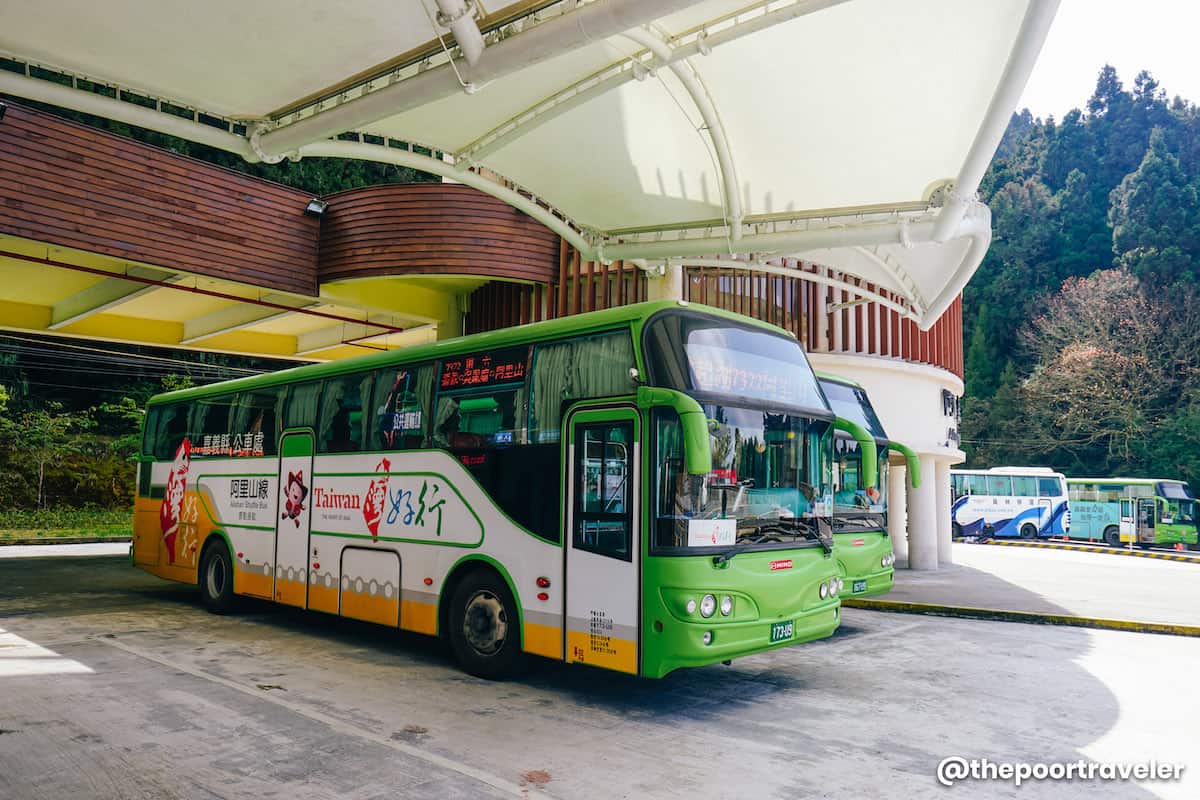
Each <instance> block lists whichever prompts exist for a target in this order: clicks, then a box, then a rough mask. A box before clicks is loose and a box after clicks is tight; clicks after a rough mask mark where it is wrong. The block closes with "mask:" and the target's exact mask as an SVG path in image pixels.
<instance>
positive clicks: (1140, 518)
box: [1137, 497, 1155, 542]
mask: <svg viewBox="0 0 1200 800" xmlns="http://www.w3.org/2000/svg"><path fill="white" fill-rule="evenodd" d="M1154 512H1155V509H1154V498H1153V497H1150V498H1145V497H1143V498H1139V499H1138V501H1137V540H1138V541H1139V542H1153V541H1154V516H1155V513H1154Z"/></svg>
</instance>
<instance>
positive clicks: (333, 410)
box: [317, 372, 373, 453]
mask: <svg viewBox="0 0 1200 800" xmlns="http://www.w3.org/2000/svg"><path fill="white" fill-rule="evenodd" d="M372 377H373V376H372V374H371V373H369V372H358V373H354V374H351V375H339V376H337V377H336V378H330V379H328V380H327V381H325V385H324V389H323V390H322V391H321V421H320V425H318V426H317V452H318V453H350V452H355V451H358V450H362V449H363V441H364V440H365V439H366V433H367V416H368V415H367V414H365V413H363V409H364V408H365V407H369V405H370V394H371V382H372Z"/></svg>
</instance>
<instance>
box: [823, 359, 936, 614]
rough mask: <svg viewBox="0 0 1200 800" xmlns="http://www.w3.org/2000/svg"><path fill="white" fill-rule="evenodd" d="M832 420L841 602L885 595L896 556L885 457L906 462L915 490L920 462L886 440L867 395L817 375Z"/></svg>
mask: <svg viewBox="0 0 1200 800" xmlns="http://www.w3.org/2000/svg"><path fill="white" fill-rule="evenodd" d="M817 380H818V382H819V383H820V384H821V390H822V391H823V392H824V393H825V398H826V400H828V402H829V407H830V408H831V409H832V410H833V412H834V414H836V415H837V417H836V419H835V422H834V427H835V433H834V440H833V459H834V464H833V503H834V505H833V540H834V554H835V556H836V557H837V561H838V570H839V572H840V578H841V580H842V589H841V594H842V596H843V597H849V596H860V597H867V596H870V595H880V594H886V593H887V592H889V591H891V589H892V582H893V579H894V573H895V567H894V564H895V563H896V556H895V554H894V553H893V552H892V542H891V538H890V537H889V536H888V521H887V520H888V518H887V514H888V509H887V501H888V473H889V464H888V461H889V457H891V456H892V455H893V454H896V455H898V456H901V457H903V458H904V459H905V463H906V464H907V466H908V475H909V476H910V479H911V481H912V485H913V486H914V487H916V486H920V485H921V473H920V461H919V460H918V459H917V455H916V453H915V452H914V451H913V450H912V449H911V448H909V447H907V446H905V445H903V444H901V443H899V442H895V441H892V440H890V439H888V437H887V434H886V433H885V432H884V430H883V425H882V424H881V423H880V422H879V417H878V415H876V413H875V408H874V407H873V406H872V405H871V400H870V398H869V397H868V396H867V393H866V390H864V389H863V388H862V386H860V385H859V384H858V383H856V382H855V381H852V380H849V379H848V378H842V377H840V376H837V375H830V374H827V373H817Z"/></svg>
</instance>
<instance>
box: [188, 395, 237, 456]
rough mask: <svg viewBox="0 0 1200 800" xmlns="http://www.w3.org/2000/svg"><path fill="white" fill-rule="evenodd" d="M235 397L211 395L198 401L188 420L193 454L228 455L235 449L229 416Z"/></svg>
mask: <svg viewBox="0 0 1200 800" xmlns="http://www.w3.org/2000/svg"><path fill="white" fill-rule="evenodd" d="M233 400H234V398H233V397H210V398H205V399H203V400H199V401H197V402H196V404H195V405H194V406H192V414H191V417H190V419H189V420H188V438H189V439H191V440H192V455H200V456H228V455H230V453H231V452H232V450H233V444H232V441H233V440H232V437H231V436H230V434H229V418H230V416H231V414H232V412H233Z"/></svg>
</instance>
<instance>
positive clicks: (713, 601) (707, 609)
mask: <svg viewBox="0 0 1200 800" xmlns="http://www.w3.org/2000/svg"><path fill="white" fill-rule="evenodd" d="M715 613H717V598H715V597H713V596H712V595H711V594H706V595H704V597H701V598H700V616H702V617H704V618H705V619H708V618H709V617H711V616H712V615H713V614H715Z"/></svg>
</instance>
